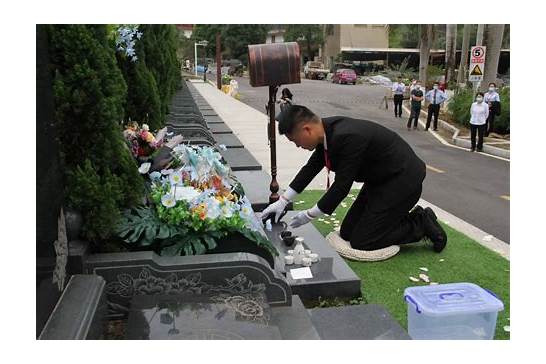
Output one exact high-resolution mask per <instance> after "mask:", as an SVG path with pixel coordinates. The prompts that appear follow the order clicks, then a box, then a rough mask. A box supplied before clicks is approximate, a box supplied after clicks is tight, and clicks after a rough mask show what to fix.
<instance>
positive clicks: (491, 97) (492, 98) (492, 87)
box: [483, 82, 500, 136]
mask: <svg viewBox="0 0 546 364" xmlns="http://www.w3.org/2000/svg"><path fill="white" fill-rule="evenodd" d="M483 101H484V102H485V103H486V104H487V105H488V106H489V117H488V118H487V123H486V126H485V136H489V133H491V132H492V131H493V124H494V122H495V115H499V114H500V96H499V94H498V93H497V85H496V84H495V83H493V82H491V83H490V84H489V90H488V91H487V92H486V93H485V95H484V97H483Z"/></svg>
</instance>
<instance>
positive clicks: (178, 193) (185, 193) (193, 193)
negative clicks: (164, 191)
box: [171, 186, 201, 203]
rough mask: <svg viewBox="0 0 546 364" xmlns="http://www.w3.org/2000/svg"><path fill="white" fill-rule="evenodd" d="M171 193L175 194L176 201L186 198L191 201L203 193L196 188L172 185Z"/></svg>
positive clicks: (185, 199)
mask: <svg viewBox="0 0 546 364" xmlns="http://www.w3.org/2000/svg"><path fill="white" fill-rule="evenodd" d="M171 193H172V194H174V198H175V199H176V201H180V200H184V201H186V202H189V203H191V202H192V201H193V200H194V199H195V198H197V197H198V196H199V195H200V194H201V193H200V192H199V191H198V190H196V189H195V188H193V187H191V186H188V187H176V186H174V187H171Z"/></svg>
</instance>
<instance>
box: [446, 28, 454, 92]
mask: <svg viewBox="0 0 546 364" xmlns="http://www.w3.org/2000/svg"><path fill="white" fill-rule="evenodd" d="M456 50H457V24H446V59H445V60H446V76H447V77H446V82H450V81H452V80H453V78H454V75H455V52H456Z"/></svg>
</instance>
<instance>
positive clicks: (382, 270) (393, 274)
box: [294, 190, 510, 339]
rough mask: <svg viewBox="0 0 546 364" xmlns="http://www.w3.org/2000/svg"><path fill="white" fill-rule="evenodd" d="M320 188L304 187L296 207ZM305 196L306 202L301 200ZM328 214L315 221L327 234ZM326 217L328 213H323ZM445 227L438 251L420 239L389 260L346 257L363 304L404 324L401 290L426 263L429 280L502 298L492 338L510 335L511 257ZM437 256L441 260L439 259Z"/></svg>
mask: <svg viewBox="0 0 546 364" xmlns="http://www.w3.org/2000/svg"><path fill="white" fill-rule="evenodd" d="M358 192H359V191H358V190H353V191H351V192H350V194H349V196H348V197H346V198H345V200H344V202H345V203H346V204H347V207H345V208H343V207H342V206H341V204H340V205H339V206H338V208H337V209H336V211H335V213H336V215H335V216H331V217H334V218H336V219H338V220H339V221H340V222H341V221H343V218H344V217H345V214H346V212H347V210H348V209H349V208H350V207H351V204H352V202H353V200H352V198H351V195H353V197H356V196H357V195H358ZM323 193H324V192H323V191H304V192H303V193H302V194H301V195H299V196H298V197H297V198H296V201H295V206H294V208H295V209H298V210H302V209H307V208H310V207H312V206H313V205H314V204H315V203H316V202H317V201H318V199H319V198H320V197H321V196H322V194H323ZM300 201H304V202H300ZM331 217H328V218H327V221H329V222H330V224H325V223H324V222H320V221H318V220H317V219H315V220H314V221H313V224H314V225H315V226H316V227H317V229H318V230H319V231H320V232H321V233H322V234H323V235H324V236H326V235H327V234H328V233H330V232H331V231H333V230H334V227H333V224H332V222H333V221H332V220H330V218H331ZM324 218H326V217H324ZM442 226H443V227H444V229H445V230H446V232H447V238H448V244H447V246H446V248H445V249H444V250H443V251H442V252H441V253H439V254H438V253H435V252H433V251H432V249H431V245H430V243H425V242H419V243H416V244H409V245H403V246H401V247H400V252H399V253H398V254H397V255H396V256H394V257H393V258H391V259H388V260H386V261H382V262H373V263H365V262H356V261H351V260H348V259H346V262H347V263H348V264H349V266H350V267H351V269H353V271H354V272H355V273H356V274H357V275H358V276H359V277H360V278H361V279H362V289H361V290H362V296H363V298H364V301H365V302H367V303H377V304H381V305H383V306H385V307H386V308H387V310H388V311H389V312H390V313H391V314H392V315H393V317H394V318H395V319H396V320H398V322H400V324H401V325H402V326H403V327H404V328H407V304H406V303H405V302H404V299H403V295H404V289H405V288H407V287H410V286H421V285H426V284H427V283H424V282H422V283H421V282H420V283H414V282H412V281H410V280H409V278H408V277H409V276H413V277H416V278H417V277H418V276H419V273H422V272H421V271H420V270H419V268H420V267H426V268H428V270H429V271H428V272H427V273H425V274H427V275H428V276H429V277H430V279H431V281H432V282H438V283H456V282H470V283H475V284H477V285H479V286H481V287H483V288H487V289H488V290H490V291H492V292H494V293H495V294H496V295H497V296H498V297H499V298H500V300H501V301H502V302H503V303H504V311H501V312H499V316H498V318H497V329H496V332H495V339H510V333H509V332H506V331H504V326H509V325H510V320H509V318H510V262H509V261H508V260H506V259H505V258H503V257H502V256H500V255H499V254H497V253H495V252H493V251H491V250H489V249H487V248H485V247H483V246H482V245H480V244H479V243H477V242H476V241H474V240H472V239H471V238H469V237H467V236H466V235H463V234H461V233H459V232H457V231H456V230H454V229H452V228H450V227H449V226H447V225H446V224H443V223H442ZM440 259H444V261H443V262H440Z"/></svg>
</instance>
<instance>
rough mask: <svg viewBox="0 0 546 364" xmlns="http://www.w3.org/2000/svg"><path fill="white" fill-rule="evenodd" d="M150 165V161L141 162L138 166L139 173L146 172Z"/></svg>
mask: <svg viewBox="0 0 546 364" xmlns="http://www.w3.org/2000/svg"><path fill="white" fill-rule="evenodd" d="M151 166H152V163H142V164H141V165H140V167H139V168H138V171H139V172H140V174H146V173H148V171H149V170H150V167H151Z"/></svg>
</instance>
